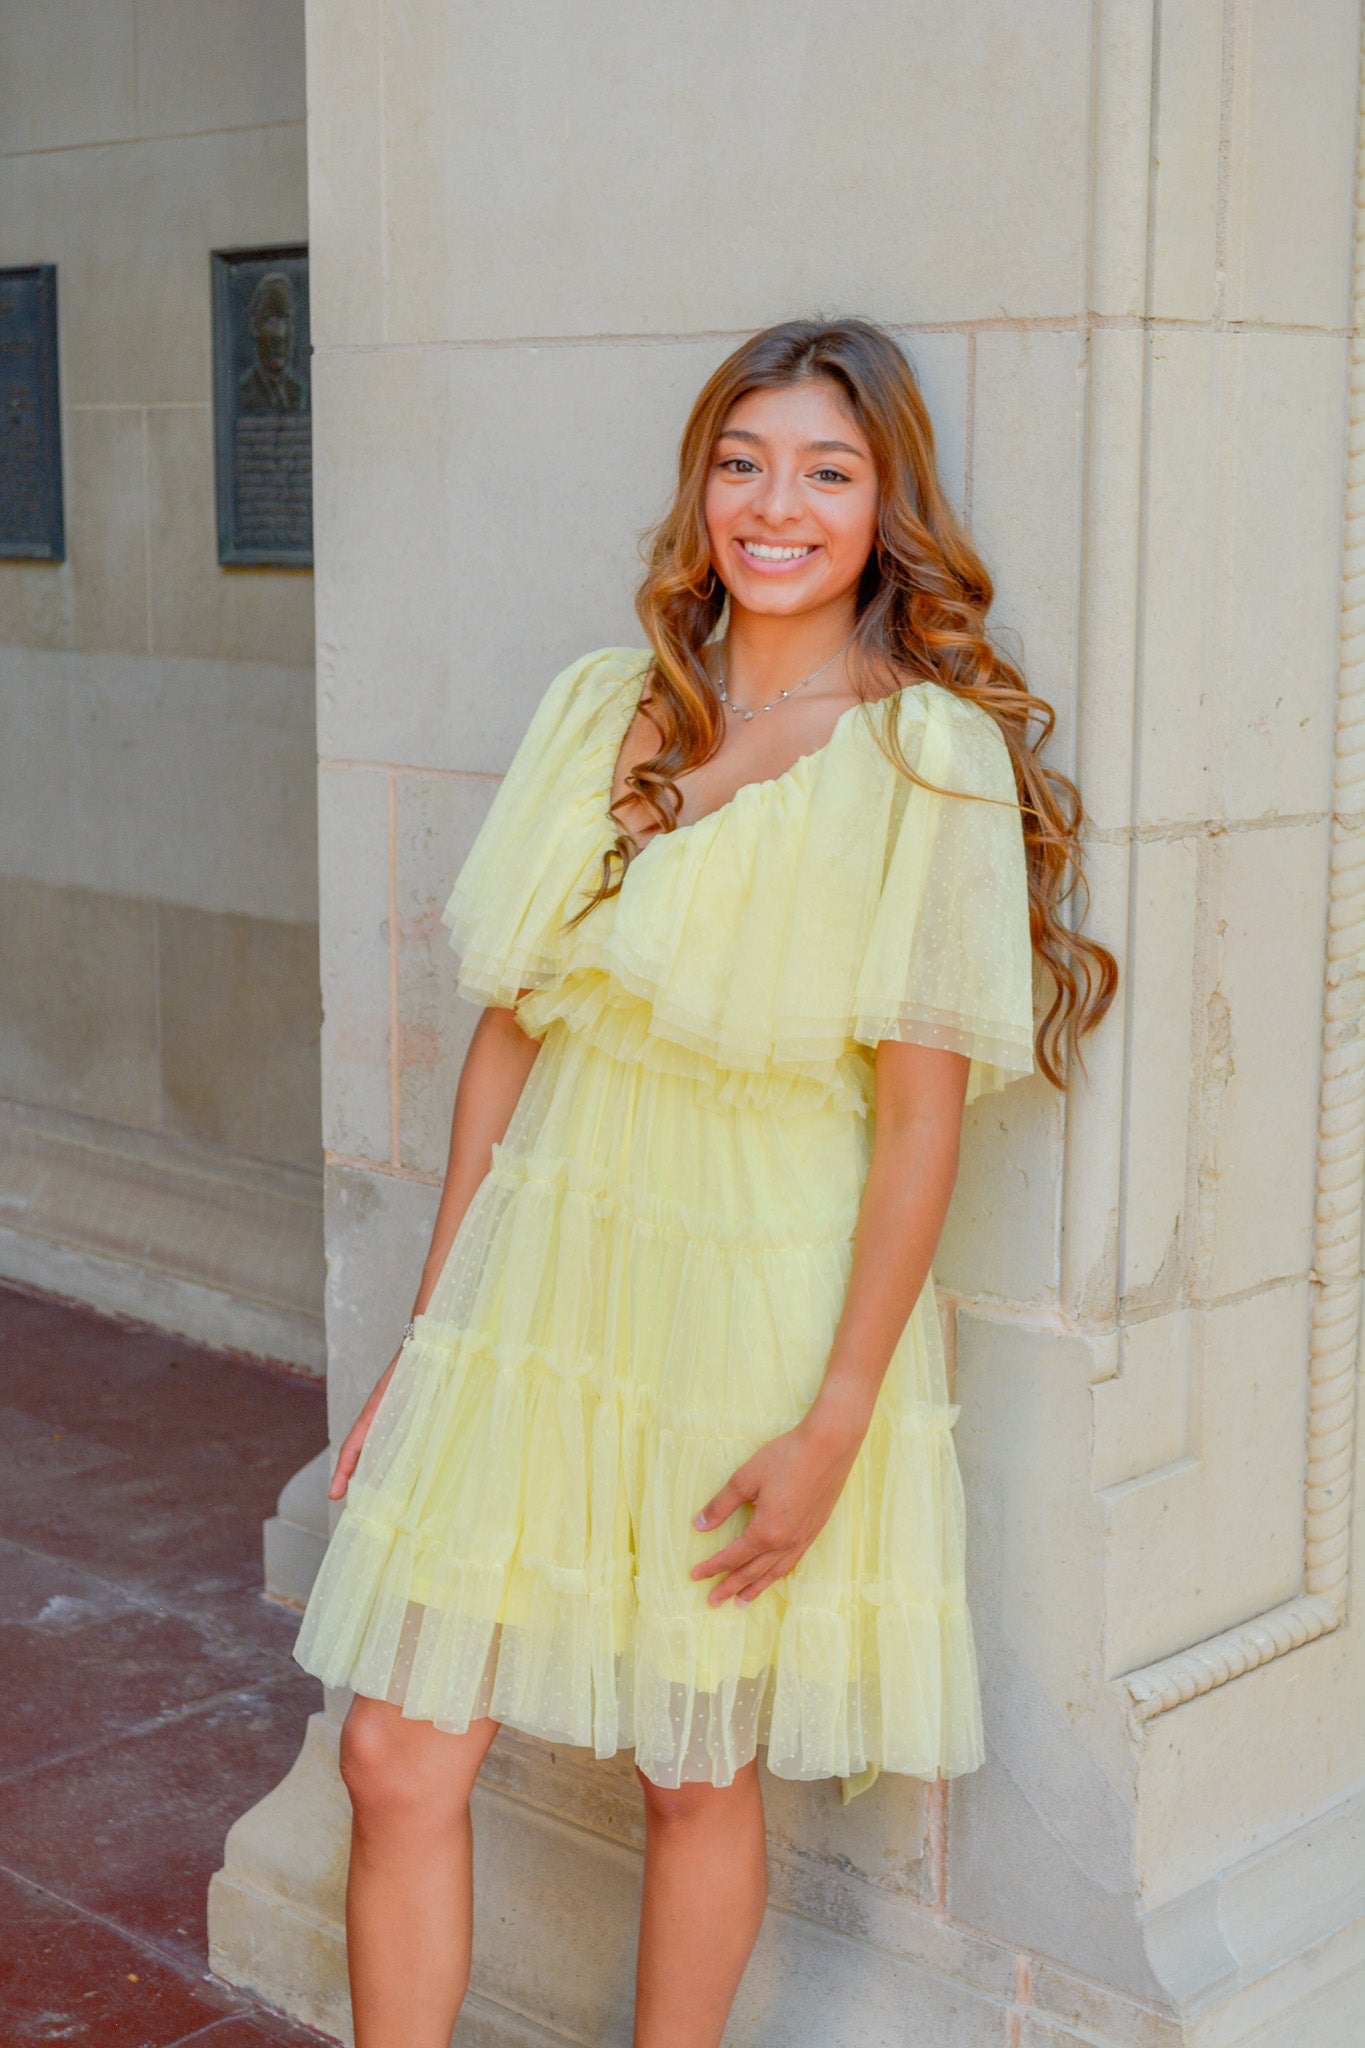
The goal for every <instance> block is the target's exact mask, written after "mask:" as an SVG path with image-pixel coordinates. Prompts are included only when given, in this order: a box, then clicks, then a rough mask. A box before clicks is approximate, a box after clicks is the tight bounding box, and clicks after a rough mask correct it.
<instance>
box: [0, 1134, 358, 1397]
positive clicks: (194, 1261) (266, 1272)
mask: <svg viewBox="0 0 1365 2048" xmlns="http://www.w3.org/2000/svg"><path fill="white" fill-rule="evenodd" d="M0 1188H3V1191H4V1192H3V1196H0V1278H4V1279H7V1280H14V1281H17V1282H19V1283H20V1284H21V1285H23V1286H26V1287H33V1288H36V1289H38V1290H40V1291H41V1292H43V1293H45V1294H55V1295H59V1296H61V1297H62V1298H64V1299H66V1300H68V1301H76V1302H80V1303H82V1304H83V1305H85V1306H86V1307H88V1308H95V1309H100V1310H102V1311H103V1312H104V1313H106V1314H112V1315H126V1316H134V1317H136V1318H137V1319H138V1321H140V1322H144V1323H150V1324H152V1325H153V1326H154V1327H155V1328H158V1329H164V1330H173V1331H174V1332H175V1333H176V1334H177V1335H178V1336H183V1337H189V1338H192V1339H194V1341H195V1342H196V1343H200V1344H209V1345H215V1346H219V1347H221V1348H223V1349H225V1350H230V1351H241V1352H246V1353H248V1354H249V1355H251V1356H253V1357H257V1358H269V1359H276V1360H279V1361H280V1362H282V1363H284V1364H287V1365H297V1366H301V1367H302V1368H303V1369H304V1370H305V1371H307V1372H312V1373H317V1374H321V1373H323V1372H325V1370H326V1363H327V1354H326V1344H325V1338H324V1332H323V1320H322V1293H323V1285H324V1280H325V1270H326V1269H325V1262H324V1258H323V1240H322V1176H321V1171H320V1170H319V1171H318V1172H316V1173H313V1172H309V1171H308V1170H306V1169H305V1168H302V1167H290V1166H282V1165H279V1164H276V1163H274V1162H272V1161H269V1160H251V1159H239V1158H236V1157H235V1156H232V1155H229V1154H225V1153H218V1152H215V1151H213V1150H212V1149H211V1148H210V1147H208V1146H202V1145H197V1144H194V1143H191V1142H190V1141H188V1140H186V1139H181V1138H173V1137H169V1136H166V1135H165V1134H163V1133H160V1132H155V1131H136V1130H127V1129H124V1128H122V1127H120V1126H116V1125H112V1124H104V1123H100V1122H98V1121H97V1120H95V1119H94V1118H91V1117H82V1116H75V1115H71V1114H68V1113H66V1112H63V1111H58V1110H49V1109H40V1108H35V1107H32V1106H30V1105H28V1104H24V1103H17V1102H0Z"/></svg>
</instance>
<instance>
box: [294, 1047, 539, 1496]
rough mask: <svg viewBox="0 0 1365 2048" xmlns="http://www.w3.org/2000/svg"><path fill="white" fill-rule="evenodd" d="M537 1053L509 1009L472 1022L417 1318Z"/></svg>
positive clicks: (349, 1460)
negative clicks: (471, 1032)
mask: <svg viewBox="0 0 1365 2048" xmlns="http://www.w3.org/2000/svg"><path fill="white" fill-rule="evenodd" d="M539 1050H540V1040H539V1039H537V1038H532V1037H530V1036H529V1035H528V1033H526V1032H525V1031H523V1030H522V1028H521V1026H520V1024H518V1022H517V1020H516V1015H515V1013H514V1012H513V1011H511V1010H503V1009H498V1010H485V1011H484V1013H483V1015H482V1016H481V1017H480V1019H479V1021H478V1023H477V1024H476V1025H475V1027H474V1036H473V1037H472V1038H471V1040H470V1041H469V1051H468V1052H467V1053H466V1054H465V1061H464V1066H463V1067H462V1068H461V1070H460V1080H459V1086H458V1087H457V1088H456V1090H455V1108H454V1112H453V1114H452V1116H451V1119H450V1154H449V1157H448V1159H447V1161H446V1174H445V1184H444V1186H443V1187H442V1189H441V1200H440V1204H439V1206H438V1208H437V1210H436V1221H435V1224H434V1225H433V1227H432V1232H431V1249H430V1250H429V1251H428V1253H427V1256H426V1263H425V1264H424V1265H423V1267H422V1279H421V1284H420V1286H419V1287H418V1289H417V1298H416V1300H415V1301H414V1302H413V1305H412V1312H413V1315H414V1316H420V1315H422V1314H423V1313H424V1312H425V1310H426V1306H427V1303H428V1302H429V1301H430V1299H431V1297H432V1294H433V1292H434V1290H435V1287H436V1282H437V1281H438V1280H439V1279H440V1277H441V1268H442V1267H443V1266H444V1265H445V1262H446V1256H447V1254H448V1252H449V1251H450V1247H451V1245H452V1244H453V1243H454V1241H455V1233H456V1231H457V1230H458V1229H459V1227H460V1224H461V1223H462V1222H463V1220H464V1214H465V1211H466V1210H467V1209H468V1207H469V1204H470V1203H471V1202H472V1201H473V1199H474V1192H475V1190H476V1188H477V1187H478V1185H479V1183H480V1181H481V1180H482V1179H483V1177H484V1175H485V1174H486V1173H487V1171H488V1169H489V1167H490V1165H491V1164H492V1160H493V1147H494V1146H495V1145H496V1144H499V1143H500V1142H501V1140H502V1138H503V1136H504V1134H505V1132H506V1130H507V1126H508V1124H509V1123H510V1122H511V1121H512V1112H513V1110H514V1109H515V1108H516V1106H517V1102H518V1100H519V1098H520V1096H521V1091H522V1089H523V1088H524V1087H525V1085H526V1077H527V1075H528V1074H529V1073H530V1071H531V1068H532V1066H533V1065H534V1064H535V1057H536V1054H537V1053H538V1052H539ZM401 1356H402V1351H401V1347H400V1350H399V1351H398V1352H397V1353H396V1354H395V1356H394V1357H393V1359H392V1360H391V1361H390V1363H389V1365H388V1366H386V1368H385V1370H384V1371H383V1372H382V1373H381V1375H380V1377H379V1379H378V1380H377V1382H376V1383H375V1387H374V1391H373V1393H372V1394H371V1395H370V1397H369V1399H368V1401H366V1403H365V1406H364V1407H363V1408H362V1409H361V1411H360V1414H359V1415H358V1417H357V1418H356V1421H355V1425H354V1427H353V1428H352V1430H351V1432H350V1434H349V1436H348V1437H347V1438H346V1441H345V1442H344V1443H343V1444H342V1446H341V1450H340V1451H339V1453H338V1455H337V1463H336V1470H335V1472H334V1473H333V1474H332V1482H331V1485H330V1486H329V1487H328V1489H327V1494H328V1498H329V1499H330V1500H340V1498H341V1496H342V1495H343V1494H344V1493H345V1491H346V1488H347V1485H348V1484H349V1482H350V1477H351V1474H352V1472H354V1470H355V1467H356V1461H357V1459H358V1458H359V1456H360V1452H361V1446H362V1445H363V1444H364V1442H365V1438H366V1437H367V1436H368V1434H369V1430H370V1424H371V1423H372V1422H373V1420H374V1415H375V1410H376V1409H377V1408H378V1406H379V1403H380V1401H381V1400H382V1399H383V1396H384V1389H385V1388H386V1387H387V1386H388V1384H389V1381H390V1380H391V1379H392V1378H393V1374H394V1368H395V1367H396V1366H397V1364H398V1360H399V1358H400V1357H401Z"/></svg>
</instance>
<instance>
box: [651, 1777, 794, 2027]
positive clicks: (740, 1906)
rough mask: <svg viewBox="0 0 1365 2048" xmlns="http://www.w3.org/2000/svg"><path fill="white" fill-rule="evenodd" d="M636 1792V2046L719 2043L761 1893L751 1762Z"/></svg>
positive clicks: (759, 1815) (758, 1806)
mask: <svg viewBox="0 0 1365 2048" xmlns="http://www.w3.org/2000/svg"><path fill="white" fill-rule="evenodd" d="M637 1775H638V1776H639V1778H640V1782H641V1784H642V1785H643V1787H644V1794H645V1890H644V1900H643V1903H642V1906H641V1911H640V1961H639V1968H638V1971H637V1974H636V1981H635V2048H719V2043H720V2038H721V2034H722V2032H723V2031H724V2027H725V2022H726V2019H727V2018H728V2016H729V2012H730V2007H731V2005H732V2004H733V2003H734V1997H735V1993H736V1991H737V1990H738V1989H739V1980H740V1978H741V1977H742V1976H743V1974H744V1966H745V1964H746V1963H747V1962H748V1960H749V1955H750V1952H751V1950H752V1949H753V1945H754V1943H755V1941H756V1940H757V1939H758V1930H759V1928H760V1927H761V1926H762V1924H763V1908H764V1906H765V1904H766V1903H767V1897H768V1847H767V1839H766V1837H765V1835H764V1831H763V1794H762V1790H761V1789H760V1786H759V1782H758V1765H757V1762H754V1763H750V1764H746V1765H745V1766H744V1768H743V1769H742V1770H741V1771H739V1772H738V1773H737V1774H736V1777H735V1781H734V1783H733V1784H732V1785H727V1786H725V1787H723V1788H721V1787H718V1786H716V1785H707V1784H697V1785H680V1786H679V1787H678V1789H677V1790H676V1791H672V1792H670V1791H667V1790H665V1789H664V1788H663V1787H662V1786H660V1785H654V1784H652V1783H651V1782H650V1780H649V1779H648V1778H646V1777H645V1776H644V1774H643V1772H638V1771H637Z"/></svg>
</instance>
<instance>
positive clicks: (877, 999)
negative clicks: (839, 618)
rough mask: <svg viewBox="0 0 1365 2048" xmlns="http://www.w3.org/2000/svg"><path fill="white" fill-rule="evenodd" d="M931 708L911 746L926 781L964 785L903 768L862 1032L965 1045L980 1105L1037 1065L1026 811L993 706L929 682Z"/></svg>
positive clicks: (868, 1039)
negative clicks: (907, 773) (981, 1100)
mask: <svg viewBox="0 0 1365 2048" xmlns="http://www.w3.org/2000/svg"><path fill="white" fill-rule="evenodd" d="M923 710H924V716H923V719H922V721H921V723H920V726H919V746H918V748H917V749H916V748H914V747H913V745H911V744H910V743H909V742H910V735H909V734H907V735H906V744H905V752H906V757H907V759H908V760H909V762H910V765H911V766H912V767H913V768H914V769H915V771H916V773H917V774H919V775H920V776H922V777H923V778H924V779H925V781H926V782H929V783H934V784H936V785H937V786H938V790H944V791H952V792H960V793H957V794H950V795H940V794H938V793H937V790H933V789H927V788H923V787H921V786H919V784H917V783H914V782H911V781H910V780H909V779H908V778H907V777H906V776H904V775H898V776H897V783H898V785H899V786H898V788H897V791H896V797H895V803H894V806H893V811H892V817H891V829H890V832H889V834H888V839H887V847H886V861H885V868H884V873H883V877H882V884H881V889H880V893H879V895H878V899H877V904H876V908H875V911H874V913H873V918H872V925H871V931H870V934H869V936H868V938H867V941H866V944H865V947H864V950H863V956H862V961H861V965H860V968H859V972H858V978H857V984H856V990H855V995H854V1004H853V1029H852V1036H853V1037H854V1038H855V1040H858V1041H860V1042H861V1043H863V1044H866V1045H874V1046H875V1045H876V1044H878V1043H879V1042H880V1041H881V1040H882V1039H894V1040H905V1041H910V1042H913V1043H915V1044H917V1045H930V1046H937V1047H942V1048H944V1049H946V1050H948V1051H951V1052H960V1053H966V1054H967V1055H968V1056H969V1057H970V1059H971V1062H972V1065H971V1070H970V1072H969V1075H968V1082H967V1100H968V1102H971V1101H973V1100H974V1099H975V1097H976V1096H978V1095H983V1094H987V1093H989V1092H990V1091H992V1090H994V1089H997V1088H1003V1087H1004V1086H1005V1085H1006V1083H1007V1082H1010V1081H1013V1080H1016V1079H1018V1078H1019V1077H1020V1076H1021V1075H1025V1074H1030V1073H1032V1072H1033V1070H1034V1064H1035V1062H1034V1053H1033V1042H1034V1039H1033V949H1032V942H1031V937H1030V928H1029V892H1028V869H1027V862H1026V856H1025V850H1024V836H1023V820H1022V815H1021V812H1020V808H1019V795H1018V788H1017V785H1016V782H1015V778H1014V767H1013V762H1012V759H1011V756H1010V751H1009V747H1008V746H1007V744H1006V742H1005V738H1004V735H1003V733H1002V732H1001V730H1000V727H999V725H998V724H997V723H996V721H995V719H994V718H992V717H991V715H990V713H989V712H987V711H984V710H983V709H982V708H981V706H979V705H978V704H975V703H973V702H972V701H971V700H970V699H968V698H964V697H957V696H954V694H953V693H952V692H951V691H948V690H946V689H931V690H928V691H926V692H924V693H923ZM983 799H984V800H983Z"/></svg>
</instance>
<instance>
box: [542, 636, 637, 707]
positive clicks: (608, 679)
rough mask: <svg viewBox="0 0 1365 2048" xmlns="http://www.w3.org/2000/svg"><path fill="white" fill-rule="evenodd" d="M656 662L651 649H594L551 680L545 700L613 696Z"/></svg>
mask: <svg viewBox="0 0 1365 2048" xmlns="http://www.w3.org/2000/svg"><path fill="white" fill-rule="evenodd" d="M653 658H654V656H653V651H652V649H650V648H648V647H594V648H593V649H592V650H591V651H590V652H589V653H587V654H579V655H576V656H575V657H574V659H573V660H572V661H571V662H570V663H569V664H568V666H567V667H566V668H562V669H560V670H559V672H558V673H557V674H556V675H555V676H553V677H552V678H551V680H550V682H549V683H548V684H547V686H546V688H545V692H544V698H549V699H555V698H569V697H574V698H578V697H588V698H591V697H594V696H610V695H611V694H612V693H614V692H615V691H618V690H620V688H621V687H622V685H623V684H625V683H626V682H629V681H632V680H633V679H634V678H636V677H638V676H641V675H643V673H644V671H645V669H646V668H648V666H649V664H650V662H651V661H652V660H653ZM544 698H543V699H542V701H544Z"/></svg>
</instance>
